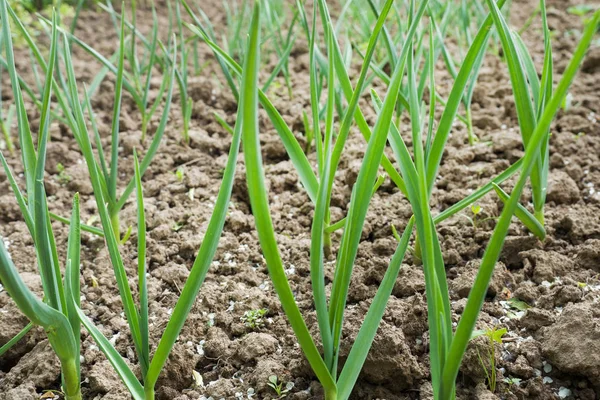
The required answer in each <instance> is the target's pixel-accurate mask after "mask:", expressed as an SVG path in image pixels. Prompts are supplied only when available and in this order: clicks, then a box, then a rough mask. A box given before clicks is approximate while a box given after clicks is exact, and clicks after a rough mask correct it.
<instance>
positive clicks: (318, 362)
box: [242, 2, 336, 398]
mask: <svg viewBox="0 0 600 400" xmlns="http://www.w3.org/2000/svg"><path fill="white" fill-rule="evenodd" d="M252 21H253V24H252V29H251V31H250V38H249V46H250V50H249V51H248V52H247V56H246V59H247V62H248V60H251V62H252V64H247V67H246V73H247V75H249V76H250V77H251V79H250V78H247V80H245V82H244V85H243V86H242V87H244V89H245V91H244V97H245V100H246V102H245V103H244V107H243V111H242V113H243V114H242V115H243V117H242V120H243V123H244V129H243V135H244V136H243V137H244V141H243V143H244V157H245V159H246V181H247V184H248V194H249V197H250V204H251V205H252V212H253V214H254V220H255V223H256V230H257V232H258V236H259V241H260V245H261V248H262V250H263V255H264V257H265V260H266V262H267V267H268V270H269V275H270V276H271V280H272V282H273V286H274V287H275V290H276V292H277V295H278V296H279V299H280V301H281V305H282V307H283V310H284V312H285V314H286V315H287V316H288V319H289V322H290V324H291V326H292V329H293V330H294V333H295V334H296V337H297V339H298V342H299V343H300V347H301V348H302V350H303V352H304V354H305V356H306V358H307V359H308V361H309V363H310V365H311V367H312V369H313V371H314V372H315V374H316V375H317V378H318V379H319V381H320V382H321V384H322V385H323V387H324V389H325V392H326V393H327V395H326V396H327V398H329V396H335V393H336V387H335V382H334V380H333V378H332V377H331V374H330V373H329V371H328V369H327V366H326V365H325V363H324V361H323V359H322V358H321V355H320V354H319V350H318V349H317V347H316V346H315V343H314V342H313V340H312V337H311V336H310V332H309V331H308V328H307V327H306V324H305V322H304V319H303V318H302V314H301V313H300V310H299V309H298V305H297V304H296V300H295V299H294V294H293V293H292V290H291V288H290V286H289V283H288V281H287V277H286V275H285V271H284V268H283V264H282V261H281V257H280V255H279V250H278V248H277V241H276V239H275V232H274V228H273V223H272V221H271V215H270V212H269V205H268V199H267V192H266V188H265V182H264V172H263V168H262V156H261V153H260V144H259V140H258V99H257V97H258V90H257V89H256V85H257V75H258V64H259V61H258V59H259V54H258V53H259V47H258V46H259V43H260V38H259V37H260V31H259V29H258V27H259V26H260V25H259V24H260V6H259V2H256V3H255V5H254V11H253V16H252ZM331 398H335V397H331Z"/></svg>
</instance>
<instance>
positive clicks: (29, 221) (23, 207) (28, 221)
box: [0, 151, 35, 237]
mask: <svg viewBox="0 0 600 400" xmlns="http://www.w3.org/2000/svg"><path fill="white" fill-rule="evenodd" d="M0 161H1V162H2V166H3V167H4V173H5V174H6V176H7V178H8V182H9V183H10V187H11V188H12V191H13V193H14V194H15V198H16V199H17V203H18V204H19V208H20V209H21V214H23V219H24V220H25V224H26V225H27V229H28V230H29V233H30V234H31V236H32V237H33V236H34V235H35V231H34V226H33V218H32V217H31V214H30V213H29V208H28V207H27V201H26V199H25V197H24V196H23V194H22V193H21V189H19V185H18V184H17V181H16V180H15V177H14V175H13V174H12V172H11V170H10V167H9V166H8V163H7V162H6V159H5V158H4V155H3V154H2V152H1V151H0Z"/></svg>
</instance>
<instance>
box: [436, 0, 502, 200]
mask: <svg viewBox="0 0 600 400" xmlns="http://www.w3.org/2000/svg"><path fill="white" fill-rule="evenodd" d="M505 2H506V0H498V8H501V7H502V6H503V5H504V3H505ZM492 23H493V20H492V17H491V16H488V17H487V18H486V19H485V21H484V22H483V24H482V25H481V27H480V28H479V31H478V32H477V35H475V38H474V39H473V42H472V43H471V46H470V47H469V51H468V52H467V55H466V56H465V59H464V60H463V63H462V65H461V67H460V70H459V72H458V75H457V76H456V79H455V81H454V85H452V90H451V91H450V96H449V97H448V101H447V102H446V107H445V108H444V112H443V113H442V117H441V119H440V122H439V125H438V129H437V130H436V133H435V136H434V139H433V143H432V145H431V152H430V154H429V157H428V159H427V179H428V183H429V193H431V190H432V187H433V184H434V182H435V178H436V176H437V171H438V168H439V165H440V162H441V160H442V154H443V152H444V148H445V145H446V140H447V139H448V134H449V133H450V129H452V123H453V121H454V118H455V116H456V113H457V111H458V108H459V106H460V104H461V98H462V97H463V93H464V90H465V87H466V85H467V84H468V81H469V77H470V76H471V72H472V69H473V65H474V64H475V63H476V62H477V59H478V57H479V53H480V52H482V51H483V50H484V49H485V47H484V45H485V43H487V41H488V37H489V35H490V28H491V26H492Z"/></svg>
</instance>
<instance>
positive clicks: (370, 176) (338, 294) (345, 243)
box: [321, 0, 427, 371]
mask: <svg viewBox="0 0 600 400" xmlns="http://www.w3.org/2000/svg"><path fill="white" fill-rule="evenodd" d="M321 3H323V1H321ZM426 6H427V0H425V1H423V2H422V3H421V5H420V7H419V11H418V12H417V15H419V18H417V19H416V20H417V21H419V20H420V16H422V15H423V13H424V12H425V8H426ZM418 24H419V22H415V23H413V24H412V25H411V27H410V29H409V32H408V34H407V41H406V42H407V43H411V41H412V37H413V36H414V34H415V32H416V30H417V26H418ZM329 26H331V25H329ZM408 54H409V46H408V45H405V46H403V48H402V51H401V53H400V57H399V59H398V64H397V65H396V69H395V70H394V74H393V76H392V81H391V84H390V86H389V88H388V94H387V96H386V98H385V100H384V103H383V107H382V110H381V113H380V114H379V116H378V118H377V122H376V123H375V127H374V129H373V135H372V136H371V138H370V139H369V142H368V145H367V149H366V151H365V156H364V161H363V163H362V165H361V168H360V171H359V174H358V178H357V180H356V183H355V185H354V187H353V189H352V193H353V194H352V199H351V201H350V206H349V208H348V209H349V211H348V215H347V221H346V227H345V229H344V234H343V236H342V241H341V244H340V251H339V254H338V263H337V266H336V271H335V276H334V283H333V289H332V295H331V298H332V301H331V306H330V323H331V325H332V329H333V338H334V351H335V354H334V360H336V361H337V358H338V356H339V345H340V339H341V331H342V323H343V317H344V309H345V306H346V300H347V294H348V287H349V285H350V278H351V274H352V268H353V265H354V260H355V258H356V253H357V251H358V244H359V242H360V238H361V234H362V229H363V225H364V221H365V217H366V214H367V210H368V206H369V199H370V195H371V190H370V189H371V187H372V185H373V182H375V180H376V176H377V170H378V168H379V161H380V160H381V157H382V156H383V149H384V147H385V144H386V142H387V136H388V132H389V130H390V127H391V124H392V118H393V114H394V109H395V106H396V103H397V98H398V92H399V91H400V87H401V84H402V77H403V75H404V67H405V65H406V61H407V58H408ZM338 76H339V75H338ZM334 366H335V364H334ZM334 371H335V368H334Z"/></svg>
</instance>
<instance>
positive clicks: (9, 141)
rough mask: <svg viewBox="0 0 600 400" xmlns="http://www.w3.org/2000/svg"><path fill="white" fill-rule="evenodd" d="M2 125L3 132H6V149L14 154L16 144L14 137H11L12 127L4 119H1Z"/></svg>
mask: <svg viewBox="0 0 600 400" xmlns="http://www.w3.org/2000/svg"><path fill="white" fill-rule="evenodd" d="M0 125H1V126H2V133H3V134H4V141H5V142H6V149H7V150H8V153H9V154H10V155H11V156H14V155H15V146H14V144H13V142H12V138H11V137H10V127H8V126H6V123H5V122H4V121H0Z"/></svg>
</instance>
